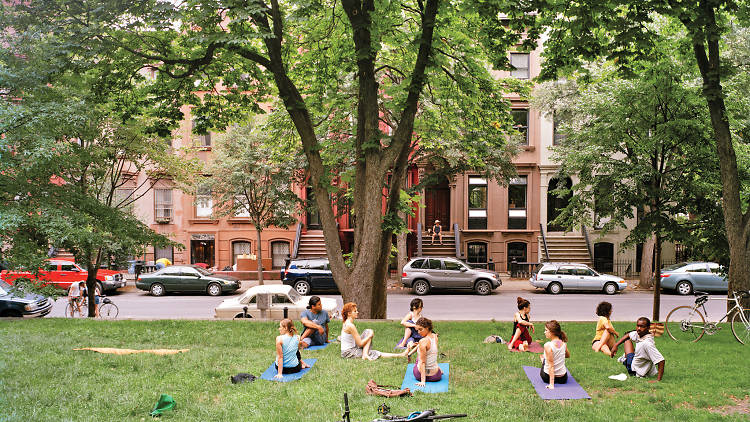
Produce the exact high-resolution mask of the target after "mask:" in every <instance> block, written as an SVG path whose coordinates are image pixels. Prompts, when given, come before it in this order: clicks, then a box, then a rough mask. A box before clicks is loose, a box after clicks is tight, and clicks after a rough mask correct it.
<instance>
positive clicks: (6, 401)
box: [0, 318, 750, 421]
mask: <svg viewBox="0 0 750 422" xmlns="http://www.w3.org/2000/svg"><path fill="white" fill-rule="evenodd" d="M634 325H635V324H634V323H628V324H625V323H618V324H616V325H615V327H616V328H617V330H618V331H619V332H621V333H622V332H624V331H627V330H629V329H632V328H634ZM298 326H299V324H298ZM277 327H278V325H277V323H270V322H269V323H258V322H245V321H236V322H235V321H169V320H165V321H114V322H108V321H94V320H66V319H52V318H49V319H35V320H24V321H11V320H3V321H0V339H2V340H1V341H0V351H2V359H0V421H141V420H148V419H150V417H149V416H148V414H149V412H150V411H151V409H152V407H153V405H154V404H155V403H156V400H157V398H158V397H159V394H160V393H168V394H170V395H172V396H173V397H174V398H175V400H176V402H177V407H176V410H175V411H174V412H170V413H167V414H165V415H164V416H162V419H164V420H175V421H177V420H179V421H223V420H227V421H228V420H248V421H338V420H339V419H340V416H341V406H342V397H343V393H344V392H348V393H349V399H350V405H351V408H352V419H353V420H357V421H369V420H372V419H374V418H375V417H376V416H377V415H376V408H377V406H378V405H379V404H381V403H383V402H384V401H387V403H388V405H389V406H390V407H391V409H392V413H394V414H408V413H409V412H411V411H414V410H420V409H426V408H437V409H438V410H439V412H440V413H462V412H463V413H468V414H469V416H470V418H468V420H477V421H501V420H514V421H517V420H531V421H537V420H562V421H581V420H587V421H597V420H602V421H604V420H607V421H618V420H622V421H633V420H664V421H677V420H683V421H687V420H690V421H693V420H748V414H747V413H742V410H747V409H746V407H745V408H742V406H740V407H741V409H740V410H741V413H733V414H730V415H728V416H724V415H721V414H719V413H715V412H712V411H711V410H712V409H713V410H715V408H716V407H720V406H730V405H734V404H736V402H735V401H734V400H733V399H732V397H736V398H738V399H740V400H742V399H745V398H746V397H747V396H748V395H749V394H750V391H749V390H750V367H749V366H748V358H750V347H748V346H742V345H740V344H739V343H737V342H736V341H735V340H734V338H733V337H732V335H731V332H730V331H729V327H725V328H724V329H723V330H722V331H721V332H719V334H717V335H715V336H713V337H706V338H704V339H703V340H701V341H700V342H699V343H697V344H688V345H682V344H677V343H675V342H673V341H671V340H669V339H668V338H665V337H661V338H659V339H657V347H659V349H660V350H661V352H662V353H663V354H664V356H665V357H666V359H667V363H666V371H665V376H664V381H663V382H661V383H655V384H651V383H647V382H646V381H645V380H643V379H636V378H630V379H628V380H627V381H625V382H619V381H614V380H610V379H608V378H607V376H608V375H612V374H617V373H620V372H623V367H622V365H620V364H619V363H617V361H616V360H614V359H609V358H607V357H606V356H604V355H603V354H594V353H593V352H592V351H591V350H590V344H591V338H592V336H593V334H594V327H595V323H594V322H592V323H563V329H564V330H565V331H566V332H567V333H568V336H569V337H570V339H571V340H570V342H569V348H570V351H571V355H572V357H571V358H570V359H569V360H568V368H569V370H570V371H571V373H572V374H573V375H574V376H575V378H576V379H577V380H578V382H579V383H580V384H581V385H582V386H583V387H584V388H585V389H586V390H587V391H588V393H589V394H590V395H591V396H592V400H575V401H565V402H562V401H561V402H558V401H554V402H545V401H542V400H541V399H539V397H538V396H537V395H536V393H535V392H534V389H533V387H532V386H531V385H530V383H529V382H528V380H527V379H526V377H525V375H524V373H523V370H522V369H521V366H523V365H535V366H539V358H538V357H537V355H532V354H528V353H510V352H508V351H507V349H506V348H505V345H500V344H483V343H482V340H483V339H484V337H485V336H487V335H489V334H500V335H502V336H503V337H506V336H507V335H508V333H509V331H510V323H490V322H487V323H477V322H440V323H437V324H436V330H437V331H438V332H439V333H440V340H441V352H443V353H445V354H446V357H445V358H443V359H441V362H443V361H450V363H451V379H450V385H451V391H450V392H449V393H444V394H422V393H419V392H418V393H416V395H415V396H414V397H413V398H394V399H384V398H378V397H371V396H367V395H366V394H365V392H364V387H365V384H366V383H367V380H369V379H374V380H376V381H377V382H378V383H379V384H388V385H401V380H402V379H403V376H404V371H405V366H406V362H405V359H382V360H378V361H375V362H364V361H361V360H344V359H341V358H340V357H339V345H338V344H333V345H331V346H329V347H328V348H327V349H325V350H323V351H316V352H307V353H304V352H303V357H315V358H318V362H317V363H316V365H315V367H314V368H313V370H312V371H311V372H310V373H309V374H307V375H306V376H305V377H304V378H302V379H301V380H299V381H294V382H291V383H276V382H268V381H264V380H260V379H258V380H257V381H255V382H253V383H248V384H241V385H233V384H231V383H230V381H229V377H230V375H234V374H236V373H239V372H249V373H252V374H254V375H260V373H261V372H263V371H264V370H265V369H266V368H267V367H268V365H269V364H270V363H271V362H272V360H273V342H274V338H275V336H276V335H277V334H278V332H277ZM368 327H370V328H373V329H374V330H375V333H376V335H375V348H376V349H378V350H382V351H390V350H391V348H392V347H393V345H394V344H395V342H396V341H397V339H398V338H399V337H400V335H401V334H402V330H401V329H400V328H399V326H398V324H397V323H394V322H360V323H359V324H358V328H359V329H360V330H362V329H364V328H368ZM542 327H543V325H542V324H537V332H536V334H535V335H534V339H535V340H539V341H541V340H542V337H543V335H542V331H543V328H542ZM340 329H341V323H340V321H335V322H334V323H332V326H331V333H336V334H337V333H338V332H339V331H340ZM333 337H335V335H333ZM76 347H122V348H133V349H140V348H143V349H152V348H174V349H178V348H189V349H190V351H189V352H188V353H183V354H178V355H172V356H155V355H147V354H139V355H128V356H115V355H104V354H98V353H94V352H81V351H73V350H72V349H73V348H76ZM620 350H622V349H620ZM745 402H747V400H745ZM144 418H146V419H144ZM462 420H467V419H462Z"/></svg>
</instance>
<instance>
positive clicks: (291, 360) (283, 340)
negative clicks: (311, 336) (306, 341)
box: [274, 318, 309, 378]
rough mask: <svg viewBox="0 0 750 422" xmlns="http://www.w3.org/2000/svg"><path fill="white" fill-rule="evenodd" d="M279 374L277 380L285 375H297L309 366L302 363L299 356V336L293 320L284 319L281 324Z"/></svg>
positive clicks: (278, 347) (277, 338)
mask: <svg viewBox="0 0 750 422" xmlns="http://www.w3.org/2000/svg"><path fill="white" fill-rule="evenodd" d="M274 365H275V367H276V369H278V371H279V373H278V374H276V375H274V377H275V378H282V377H283V374H296V373H297V372H299V371H301V370H302V369H304V368H308V367H309V365H308V364H306V363H305V362H303V361H302V357H301V356H300V354H299V335H297V328H295V327H294V322H292V320H291V319H288V318H287V319H282V320H281V322H280V323H279V336H277V337H276V361H275V362H274Z"/></svg>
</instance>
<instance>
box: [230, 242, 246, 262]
mask: <svg viewBox="0 0 750 422" xmlns="http://www.w3.org/2000/svg"><path fill="white" fill-rule="evenodd" d="M240 255H250V242H247V241H244V240H243V241H238V242H232V265H234V264H236V263H237V257H238V256H240Z"/></svg>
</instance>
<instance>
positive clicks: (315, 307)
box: [299, 296, 331, 349]
mask: <svg viewBox="0 0 750 422" xmlns="http://www.w3.org/2000/svg"><path fill="white" fill-rule="evenodd" d="M300 319H301V320H302V325H303V326H304V327H305V328H304V329H303V330H302V335H301V336H300V342H299V347H300V348H301V349H304V348H306V347H308V346H319V345H323V344H326V343H327V342H328V322H330V321H331V318H330V317H329V316H328V312H325V311H323V303H321V301H320V298H319V297H318V296H313V297H311V298H310V301H309V302H308V305H307V309H305V310H304V311H303V312H302V315H300Z"/></svg>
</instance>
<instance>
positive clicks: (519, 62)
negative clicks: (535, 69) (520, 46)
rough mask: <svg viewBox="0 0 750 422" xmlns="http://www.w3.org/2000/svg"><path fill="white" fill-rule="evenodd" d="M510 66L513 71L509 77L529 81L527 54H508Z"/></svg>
mask: <svg viewBox="0 0 750 422" xmlns="http://www.w3.org/2000/svg"><path fill="white" fill-rule="evenodd" d="M510 64H511V66H513V67H514V68H515V69H513V70H511V71H510V76H511V77H512V78H516V79H529V53H510Z"/></svg>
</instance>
